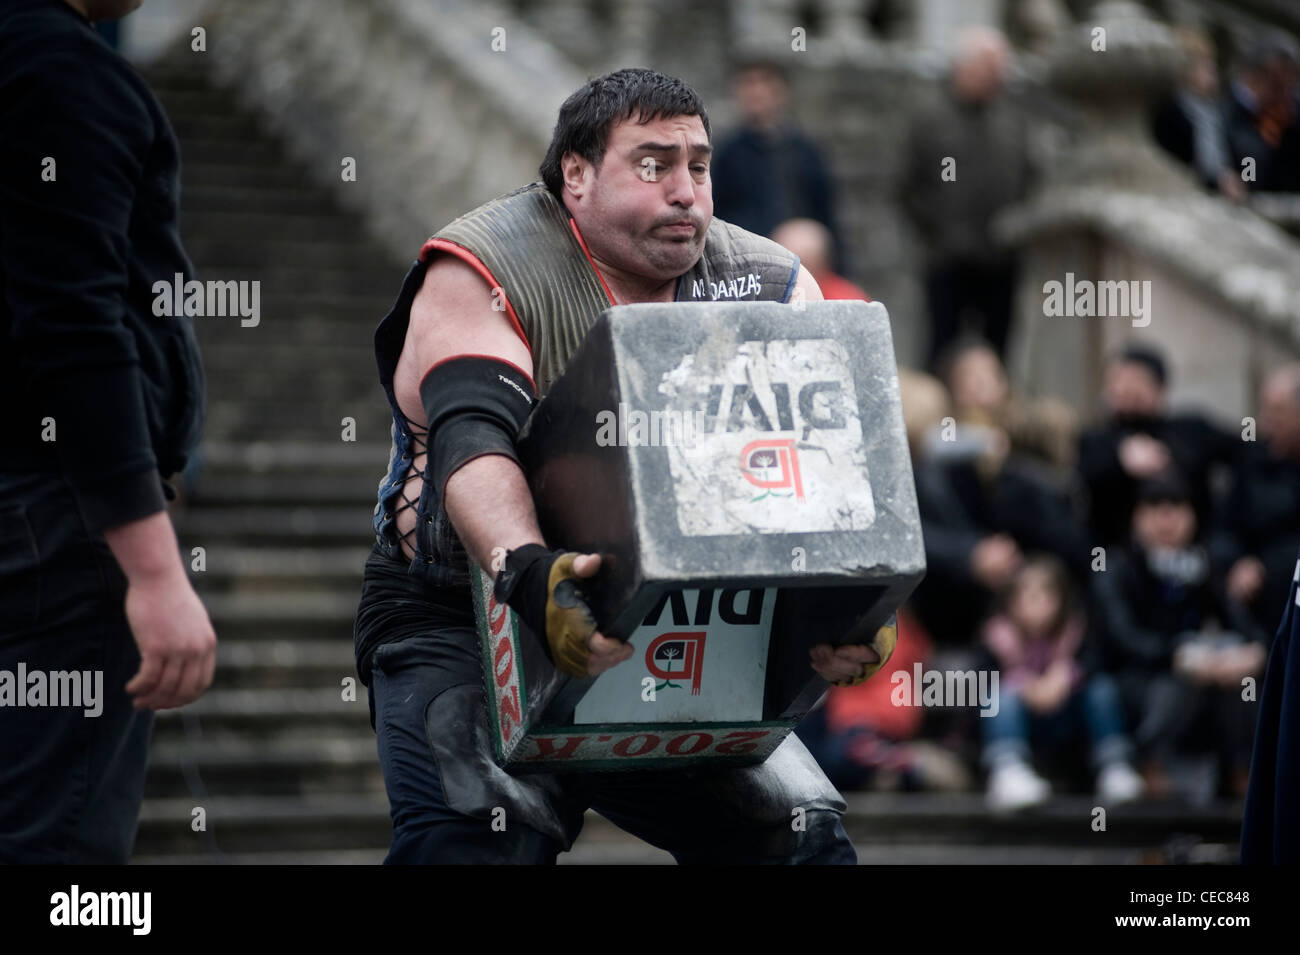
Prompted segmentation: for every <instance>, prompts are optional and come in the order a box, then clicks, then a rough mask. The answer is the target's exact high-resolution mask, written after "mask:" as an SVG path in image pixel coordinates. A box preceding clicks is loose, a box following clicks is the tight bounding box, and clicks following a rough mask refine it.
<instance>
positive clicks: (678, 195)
mask: <svg viewBox="0 0 1300 955" xmlns="http://www.w3.org/2000/svg"><path fill="white" fill-rule="evenodd" d="M664 199H665V200H666V201H667V202H668V204H669V205H673V206H683V207H685V208H688V209H689V208H690V207H691V206H693V205H694V204H695V180H694V179H692V178H691V172H690V168H689V167H688V166H685V165H681V164H677V165H674V166H673V171H672V172H671V173H669V174H668V177H667V178H666V179H665V180H664Z"/></svg>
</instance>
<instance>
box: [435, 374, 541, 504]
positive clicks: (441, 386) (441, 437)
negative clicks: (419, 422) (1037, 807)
mask: <svg viewBox="0 0 1300 955" xmlns="http://www.w3.org/2000/svg"><path fill="white" fill-rule="evenodd" d="M536 395H537V392H536V389H535V388H534V387H533V383H532V381H531V380H530V379H529V378H528V376H527V375H526V374H524V373H523V372H522V371H520V370H519V369H518V368H516V367H515V366H514V365H511V364H509V363H508V362H504V361H500V360H498V359H496V358H489V357H485V356H482V355H463V356H461V357H458V358H449V359H447V360H446V361H443V362H439V363H438V364H436V365H434V366H433V367H432V368H430V369H429V371H428V373H427V374H425V376H424V380H423V381H421V382H420V400H421V402H422V403H423V405H424V413H425V415H426V417H427V419H428V422H429V439H428V440H429V453H428V460H427V464H426V473H427V475H428V477H429V479H430V480H432V481H433V487H434V490H435V491H437V493H438V495H439V496H441V495H442V494H443V491H444V489H445V488H446V485H447V479H448V478H449V477H451V476H452V474H453V473H455V472H456V470H457V469H458V468H460V467H461V466H462V465H464V464H466V463H467V462H469V461H471V460H473V459H474V458H477V457H482V456H483V455H485V454H503V455H505V456H506V457H508V458H510V459H512V460H513V461H515V462H516V463H518V461H519V457H518V456H517V455H516V454H515V441H516V439H518V437H519V432H520V431H522V430H523V427H524V424H525V423H526V422H527V421H528V416H529V415H530V414H532V410H533V405H534V404H535V403H536Z"/></svg>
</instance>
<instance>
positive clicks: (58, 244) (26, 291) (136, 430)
mask: <svg viewBox="0 0 1300 955" xmlns="http://www.w3.org/2000/svg"><path fill="white" fill-rule="evenodd" d="M110 57H111V54H110V53H109V51H108V50H107V49H106V48H103V49H102V50H101V49H100V48H99V47H97V46H96V45H94V44H93V43H91V42H88V41H87V42H84V43H73V42H70V41H63V42H61V43H59V44H56V45H54V46H53V48H47V49H43V50H40V51H37V52H34V53H33V54H32V55H31V56H30V58H29V59H27V60H26V62H25V63H24V64H23V65H22V66H21V67H20V68H19V69H18V70H16V71H14V72H8V71H6V72H7V78H6V82H5V83H4V84H3V87H0V142H3V143H4V148H3V149H0V269H2V271H3V276H4V295H5V300H6V304H7V306H8V309H9V312H10V314H11V316H12V338H13V342H14V344H15V346H16V350H17V354H18V364H19V368H20V370H21V373H22V377H23V379H24V385H25V386H26V388H27V389H28V390H29V394H30V395H31V398H32V405H33V406H34V407H35V408H36V409H37V411H38V415H37V419H36V420H35V421H32V422H31V423H30V426H31V427H33V428H39V427H41V420H42V419H43V418H46V417H48V418H52V419H54V422H55V428H56V432H55V434H56V440H55V442H54V447H55V450H56V453H57V455H58V458H59V461H60V464H61V466H62V470H63V472H64V473H65V474H66V475H67V476H68V478H69V479H70V481H71V483H72V485H73V488H74V491H75V493H76V496H77V499H78V503H79V505H80V507H81V509H82V513H83V515H84V517H85V518H86V520H87V522H88V523H89V524H90V525H91V526H92V528H94V529H99V528H103V527H112V526H116V525H119V524H123V523H127V522H129V521H132V520H136V519H139V518H142V517H146V516H148V515H149V514H152V513H154V512H156V511H159V510H161V509H162V508H163V496H162V490H161V484H160V481H159V475H158V471H157V462H156V460H155V457H154V453H153V449H152V442H151V438H150V430H149V423H148V418H147V414H146V406H145V397H144V394H143V388H144V382H143V380H142V376H141V372H140V357H139V355H138V353H137V348H136V345H135V341H134V338H133V336H132V334H131V332H130V330H129V329H128V328H127V326H126V324H125V322H124V311H125V308H126V305H125V301H124V295H125V292H126V289H127V285H128V281H129V276H128V265H127V262H128V258H129V240H128V231H129V226H130V222H131V217H132V215H133V212H134V207H135V197H136V192H137V189H138V188H139V185H140V177H141V171H142V168H143V165H144V157H145V156H146V155H147V151H148V150H149V148H150V146H151V143H152V141H153V138H154V135H155V133H154V128H153V119H152V116H151V114H150V111H149V109H148V107H147V105H146V104H145V103H144V102H143V101H142V99H141V97H140V94H139V91H138V89H136V88H135V87H134V86H133V84H132V83H130V82H129V79H128V77H126V76H125V75H124V74H123V72H122V71H123V70H124V66H123V65H122V64H119V63H116V62H114V61H113V60H112V59H111V58H110Z"/></svg>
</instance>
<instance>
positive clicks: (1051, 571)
mask: <svg viewBox="0 0 1300 955" xmlns="http://www.w3.org/2000/svg"><path fill="white" fill-rule="evenodd" d="M1084 628H1085V618H1084V616H1083V614H1081V613H1079V612H1078V611H1077V610H1075V608H1074V605H1073V595H1072V587H1071V582H1070V577H1069V573H1068V572H1067V571H1066V569H1065V565H1064V564H1062V563H1061V562H1060V561H1059V560H1057V559H1055V558H1052V557H1032V558H1030V559H1029V560H1027V561H1026V562H1025V563H1024V565H1023V566H1022V567H1021V568H1020V571H1019V572H1018V573H1017V574H1016V576H1015V579H1014V580H1013V581H1012V583H1011V585H1010V586H1009V587H1008V588H1007V590H1006V591H1005V593H1004V596H1003V598H1002V601H1001V612H1000V613H999V614H997V615H996V616H994V617H992V618H991V619H990V620H989V621H988V623H987V624H985V627H984V645H985V646H986V647H987V648H988V650H989V652H990V653H991V654H992V655H993V659H994V661H995V663H996V666H997V668H998V671H999V673H1000V678H999V681H998V682H999V691H998V709H997V712H996V714H995V715H993V716H991V717H985V718H983V719H982V720H981V721H980V722H981V724H982V725H983V728H984V740H985V746H984V757H983V761H984V764H985V767H986V768H987V769H988V772H989V780H988V802H989V806H990V808H992V809H997V810H1006V809H1019V808H1023V807H1025V806H1030V805H1033V804H1035V803H1039V802H1042V801H1043V800H1044V799H1046V798H1047V796H1048V795H1049V793H1050V789H1051V787H1050V785H1049V784H1048V782H1047V780H1045V779H1043V778H1042V777H1041V776H1039V775H1038V774H1037V773H1035V772H1034V770H1033V768H1032V766H1031V760H1032V758H1033V756H1034V753H1035V744H1038V747H1039V752H1040V753H1041V752H1042V751H1043V750H1059V749H1060V748H1061V747H1063V746H1067V745H1068V744H1070V743H1071V742H1072V741H1074V740H1077V739H1080V738H1082V737H1086V738H1087V740H1088V742H1089V744H1090V752H1091V761H1092V767H1093V769H1094V771H1095V772H1096V780H1097V796H1098V798H1100V799H1102V800H1104V801H1105V802H1107V803H1117V802H1127V801H1129V800H1132V799H1136V798H1137V797H1138V796H1140V795H1141V793H1142V779H1141V777H1140V776H1138V774H1137V773H1136V772H1135V771H1134V769H1133V767H1132V765H1131V763H1130V759H1131V757H1132V745H1131V743H1130V742H1129V739H1128V736H1127V735H1126V734H1125V732H1124V713H1123V707H1122V706H1121V704H1120V697H1119V689H1118V688H1117V687H1116V685H1115V682H1114V680H1112V679H1111V678H1110V677H1109V676H1107V675H1105V674H1104V673H1100V672H1090V671H1092V670H1093V667H1091V666H1086V665H1085V663H1084V662H1083V661H1082V660H1081V659H1080V656H1081V651H1082V649H1083V645H1084Z"/></svg>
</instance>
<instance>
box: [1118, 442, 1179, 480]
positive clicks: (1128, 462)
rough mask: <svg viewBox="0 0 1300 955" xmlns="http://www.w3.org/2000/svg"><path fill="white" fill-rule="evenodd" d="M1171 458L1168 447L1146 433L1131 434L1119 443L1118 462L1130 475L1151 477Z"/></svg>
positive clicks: (1166, 466) (1168, 462)
mask: <svg viewBox="0 0 1300 955" xmlns="http://www.w3.org/2000/svg"><path fill="white" fill-rule="evenodd" d="M1172 460H1173V459H1172V458H1171V457H1170V456H1169V449H1168V448H1166V447H1165V446H1164V444H1162V443H1161V442H1159V441H1157V440H1156V439H1155V438H1153V437H1151V436H1150V435H1148V434H1131V435H1129V436H1128V437H1127V438H1125V439H1124V440H1123V441H1121V442H1120V443H1119V463H1120V465H1121V466H1122V467H1123V468H1124V470H1125V471H1126V472H1127V473H1128V474H1129V475H1130V476H1131V477H1135V478H1149V477H1152V476H1154V475H1156V474H1159V473H1160V472H1161V471H1164V470H1165V469H1166V468H1168V467H1169V464H1170V462H1171V461H1172Z"/></svg>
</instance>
